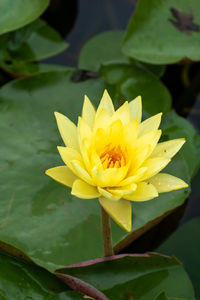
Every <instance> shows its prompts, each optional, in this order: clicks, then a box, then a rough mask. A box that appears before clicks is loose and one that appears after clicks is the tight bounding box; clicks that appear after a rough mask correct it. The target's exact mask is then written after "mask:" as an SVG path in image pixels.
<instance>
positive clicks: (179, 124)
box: [162, 111, 200, 178]
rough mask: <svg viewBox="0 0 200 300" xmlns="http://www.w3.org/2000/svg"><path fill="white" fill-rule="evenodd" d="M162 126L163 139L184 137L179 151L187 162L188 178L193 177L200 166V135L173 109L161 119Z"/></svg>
mask: <svg viewBox="0 0 200 300" xmlns="http://www.w3.org/2000/svg"><path fill="white" fill-rule="evenodd" d="M162 128H163V131H164V138H165V139H168V138H170V139H174V138H177V137H178V138H181V137H185V138H186V143H185V145H184V147H183V148H182V149H181V150H180V153H181V155H182V156H183V157H184V159H185V161H186V163H187V167H188V171H189V176H190V178H192V177H194V175H195V174H196V172H197V171H198V169H199V167H200V136H199V135H198V133H197V132H196V130H195V129H194V127H193V126H192V125H191V124H190V123H189V122H188V121H187V120H185V119H184V118H182V117H180V116H178V115H177V114H176V113H175V111H171V112H170V113H168V115H167V117H166V118H165V119H164V120H163V123H162Z"/></svg>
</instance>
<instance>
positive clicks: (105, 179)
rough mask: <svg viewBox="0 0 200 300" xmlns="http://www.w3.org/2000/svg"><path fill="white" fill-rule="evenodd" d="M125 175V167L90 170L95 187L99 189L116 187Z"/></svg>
mask: <svg viewBox="0 0 200 300" xmlns="http://www.w3.org/2000/svg"><path fill="white" fill-rule="evenodd" d="M126 173H127V166H125V167H121V168H109V169H105V170H99V169H98V168H97V167H94V168H93V169H92V176H93V178H94V181H95V183H96V185H98V186H100V187H111V186H116V185H118V183H119V182H120V181H122V180H123V179H124V178H125V176H126Z"/></svg>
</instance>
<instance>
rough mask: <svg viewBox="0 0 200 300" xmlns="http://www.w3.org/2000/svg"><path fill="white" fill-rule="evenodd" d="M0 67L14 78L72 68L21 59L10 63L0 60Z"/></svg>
mask: <svg viewBox="0 0 200 300" xmlns="http://www.w3.org/2000/svg"><path fill="white" fill-rule="evenodd" d="M0 67H1V68H2V69H3V70H4V71H5V72H7V73H8V74H9V75H10V76H12V77H14V78H21V77H29V76H33V75H37V74H39V73H44V72H50V71H67V70H71V69H72V68H70V67H66V66H62V65H51V64H41V63H26V62H23V61H14V62H13V63H12V64H6V62H0Z"/></svg>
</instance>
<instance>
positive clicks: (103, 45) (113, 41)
mask: <svg viewBox="0 0 200 300" xmlns="http://www.w3.org/2000/svg"><path fill="white" fill-rule="evenodd" d="M124 34H125V32H124V31H123V30H110V31H105V32H103V33H100V34H97V35H96V36H95V37H93V38H91V39H90V40H89V41H88V42H87V43H86V44H85V45H84V46H83V48H82V49H81V53H80V56H79V61H78V67H79V69H84V70H91V71H94V72H98V71H99V70H100V67H101V65H103V64H107V63H110V64H114V63H118V64H119V63H129V64H130V67H131V66H133V68H134V67H135V65H136V66H137V67H138V68H140V69H142V70H146V71H147V72H149V73H151V74H154V75H156V76H157V77H161V76H162V75H163V73H164V71H165V66H155V65H151V64H144V63H141V62H138V61H135V60H134V59H132V60H129V59H128V58H127V57H126V56H125V55H123V53H122V40H123V37H124Z"/></svg>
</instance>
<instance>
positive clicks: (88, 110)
mask: <svg viewBox="0 0 200 300" xmlns="http://www.w3.org/2000/svg"><path fill="white" fill-rule="evenodd" d="M95 115H96V109H95V107H94V105H93V104H92V103H91V101H90V99H89V98H88V97H87V96H86V95H85V99H84V103H83V109H82V118H83V119H84V120H85V121H86V122H87V124H88V126H89V127H90V128H91V129H92V128H93V125H94V120H95Z"/></svg>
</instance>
